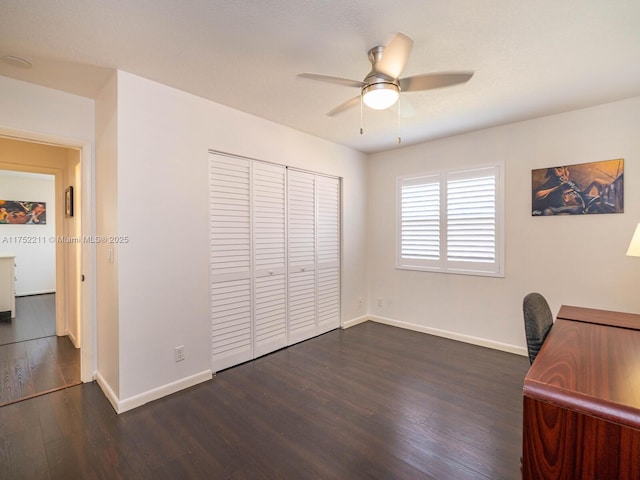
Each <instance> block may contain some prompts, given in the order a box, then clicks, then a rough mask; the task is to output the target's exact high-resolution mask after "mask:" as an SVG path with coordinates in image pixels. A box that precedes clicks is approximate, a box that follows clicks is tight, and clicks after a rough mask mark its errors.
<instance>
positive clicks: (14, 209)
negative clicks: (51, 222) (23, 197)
mask: <svg viewBox="0 0 640 480" xmlns="http://www.w3.org/2000/svg"><path fill="white" fill-rule="evenodd" d="M46 224H47V203H46V202H33V201H18V200H0V225H46Z"/></svg>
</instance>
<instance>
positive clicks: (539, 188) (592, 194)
mask: <svg viewBox="0 0 640 480" xmlns="http://www.w3.org/2000/svg"><path fill="white" fill-rule="evenodd" d="M623 212H624V159H622V158H618V159H615V160H603V161H600V162H591V163H580V164H576V165H560V166H556V167H548V168H539V169H536V170H532V171H531V215H533V216H534V217H537V216H549V215H585V214H594V213H623Z"/></svg>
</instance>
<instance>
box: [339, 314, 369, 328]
mask: <svg viewBox="0 0 640 480" xmlns="http://www.w3.org/2000/svg"><path fill="white" fill-rule="evenodd" d="M367 320H369V316H368V315H363V316H362V317H357V318H352V319H351V320H347V321H346V322H342V325H341V328H342V329H343V330H344V329H345V328H350V327H354V326H356V325H358V324H360V323H364V322H366V321H367Z"/></svg>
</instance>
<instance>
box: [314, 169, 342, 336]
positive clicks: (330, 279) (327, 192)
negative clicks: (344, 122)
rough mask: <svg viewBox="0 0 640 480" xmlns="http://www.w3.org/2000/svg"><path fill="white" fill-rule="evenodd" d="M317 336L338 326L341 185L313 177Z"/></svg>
mask: <svg viewBox="0 0 640 480" xmlns="http://www.w3.org/2000/svg"><path fill="white" fill-rule="evenodd" d="M316 200H317V212H318V222H317V225H318V267H317V294H318V299H317V304H318V333H325V332H328V331H329V330H333V329H334V328H338V327H339V326H340V183H339V181H338V179H336V178H328V177H322V176H317V177H316Z"/></svg>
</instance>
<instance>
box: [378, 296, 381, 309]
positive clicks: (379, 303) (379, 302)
mask: <svg viewBox="0 0 640 480" xmlns="http://www.w3.org/2000/svg"><path fill="white" fill-rule="evenodd" d="M378 306H379V307H382V298H379V299H378Z"/></svg>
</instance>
